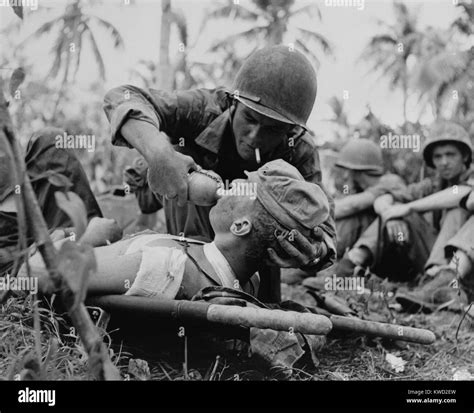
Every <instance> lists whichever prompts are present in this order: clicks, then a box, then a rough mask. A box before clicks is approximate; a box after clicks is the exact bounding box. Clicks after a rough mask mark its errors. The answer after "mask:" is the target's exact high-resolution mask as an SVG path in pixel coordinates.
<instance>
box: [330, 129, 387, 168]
mask: <svg viewBox="0 0 474 413" xmlns="http://www.w3.org/2000/svg"><path fill="white" fill-rule="evenodd" d="M336 166H339V167H341V168H346V169H351V170H354V171H362V172H367V173H369V174H371V175H382V174H383V171H384V166H383V158H382V150H381V149H380V147H379V146H378V145H377V144H376V143H374V142H372V141H371V140H369V139H365V138H360V139H352V140H350V141H349V142H348V143H346V144H345V145H344V147H343V148H342V149H341V151H340V152H339V156H338V159H337V160H336Z"/></svg>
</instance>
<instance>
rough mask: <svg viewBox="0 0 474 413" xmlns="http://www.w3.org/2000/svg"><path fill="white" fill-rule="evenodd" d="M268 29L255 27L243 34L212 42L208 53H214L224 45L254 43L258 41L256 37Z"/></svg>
mask: <svg viewBox="0 0 474 413" xmlns="http://www.w3.org/2000/svg"><path fill="white" fill-rule="evenodd" d="M267 29H268V27H267V26H257V27H252V28H251V29H248V30H244V31H243V32H239V33H236V34H233V35H231V36H227V37H226V38H224V39H222V40H219V41H217V42H214V43H213V45H212V46H211V47H210V49H209V51H211V52H215V51H217V50H219V49H221V48H222V47H223V46H225V45H226V44H229V43H231V44H233V43H235V42H236V41H238V40H246V41H250V42H252V41H256V40H257V39H258V35H259V34H261V33H262V32H265V31H266V30H267Z"/></svg>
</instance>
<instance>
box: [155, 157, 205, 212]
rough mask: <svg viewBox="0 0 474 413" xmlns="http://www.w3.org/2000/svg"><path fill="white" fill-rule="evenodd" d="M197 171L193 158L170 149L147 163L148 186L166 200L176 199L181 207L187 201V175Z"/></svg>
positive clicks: (198, 167) (197, 167)
mask: <svg viewBox="0 0 474 413" xmlns="http://www.w3.org/2000/svg"><path fill="white" fill-rule="evenodd" d="M199 169H201V167H200V166H198V165H197V164H196V162H194V159H193V158H191V157H190V156H187V155H183V154H182V153H179V152H176V151H175V150H173V149H172V150H170V151H169V152H168V153H166V154H163V153H161V154H160V156H159V158H158V159H156V160H155V161H150V160H149V161H148V184H149V185H150V188H151V190H152V191H153V192H155V193H157V194H159V195H162V196H164V197H165V198H166V199H173V198H178V205H179V206H183V205H185V204H186V202H187V199H188V173H189V172H190V171H191V170H199Z"/></svg>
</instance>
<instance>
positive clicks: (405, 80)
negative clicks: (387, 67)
mask: <svg viewBox="0 0 474 413" xmlns="http://www.w3.org/2000/svg"><path fill="white" fill-rule="evenodd" d="M407 72H408V71H407V65H406V61H405V66H404V70H403V120H404V121H405V125H406V124H407V122H408V119H407V100H408V73H407Z"/></svg>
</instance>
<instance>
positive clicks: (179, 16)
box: [171, 10, 188, 46]
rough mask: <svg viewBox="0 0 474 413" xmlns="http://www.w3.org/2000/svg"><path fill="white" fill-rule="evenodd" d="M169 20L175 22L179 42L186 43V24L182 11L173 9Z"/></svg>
mask: <svg viewBox="0 0 474 413" xmlns="http://www.w3.org/2000/svg"><path fill="white" fill-rule="evenodd" d="M171 21H172V22H173V23H174V24H176V27H177V28H178V32H179V38H180V40H181V42H182V43H183V44H184V45H185V46H187V45H188V24H187V21H186V17H185V16H184V14H183V12H182V11H178V10H174V11H172V12H171Z"/></svg>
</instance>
